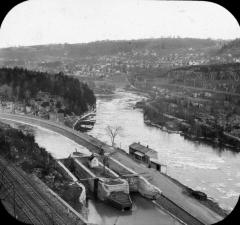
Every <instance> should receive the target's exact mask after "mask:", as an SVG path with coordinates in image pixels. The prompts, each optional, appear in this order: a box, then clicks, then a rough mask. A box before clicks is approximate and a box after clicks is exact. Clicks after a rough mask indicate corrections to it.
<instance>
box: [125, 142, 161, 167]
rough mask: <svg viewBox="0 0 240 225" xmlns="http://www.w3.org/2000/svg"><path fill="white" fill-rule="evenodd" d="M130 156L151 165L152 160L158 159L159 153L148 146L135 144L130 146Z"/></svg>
mask: <svg viewBox="0 0 240 225" xmlns="http://www.w3.org/2000/svg"><path fill="white" fill-rule="evenodd" d="M129 154H130V155H131V156H132V157H133V158H134V159H137V160H140V161H142V162H144V163H146V164H150V159H151V158H153V159H157V158H158V156H157V151H155V150H153V149H151V148H149V147H148V146H144V145H141V144H140V143H133V144H131V145H129Z"/></svg>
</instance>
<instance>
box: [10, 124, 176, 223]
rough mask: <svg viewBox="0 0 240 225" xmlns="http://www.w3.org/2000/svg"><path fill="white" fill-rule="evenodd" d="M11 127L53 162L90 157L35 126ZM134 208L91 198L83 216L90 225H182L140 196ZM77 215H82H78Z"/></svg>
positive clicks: (62, 137) (81, 148) (61, 138)
mask: <svg viewBox="0 0 240 225" xmlns="http://www.w3.org/2000/svg"><path fill="white" fill-rule="evenodd" d="M8 123H9V124H10V125H11V126H12V127H14V128H18V129H22V130H25V131H27V132H29V133H32V134H33V135H34V136H35V140H36V142H37V143H38V144H39V146H41V147H44V148H45V149H46V150H47V151H49V152H50V153H51V154H52V155H53V156H54V157H55V158H58V159H60V158H66V157H68V156H69V155H70V154H71V153H72V152H74V151H75V150H77V151H79V152H84V153H89V151H88V149H86V148H85V147H83V146H81V145H78V144H76V143H75V142H73V141H71V140H69V139H68V138H66V137H64V136H62V135H60V134H58V133H55V132H53V131H50V130H47V129H45V128H42V127H38V126H34V127H33V126H31V125H30V124H21V123H17V122H8ZM131 199H132V201H133V207H132V210H131V211H124V212H122V211H120V210H118V209H115V208H113V207H112V206H110V205H107V204H106V203H103V202H101V201H99V200H96V199H94V198H91V199H88V200H87V204H88V205H87V210H85V211H84V213H83V216H84V217H85V218H86V219H87V220H88V222H89V223H90V224H98V225H126V224H127V223H128V224H131V225H146V224H148V225H181V223H180V222H178V221H177V220H176V219H174V218H173V217H171V216H170V215H169V214H167V213H165V212H164V211H162V210H161V209H160V208H159V207H158V206H156V205H155V204H154V203H153V202H152V201H150V200H147V199H145V198H143V197H142V196H140V195H139V194H133V195H131ZM79 213H81V212H80V211H79Z"/></svg>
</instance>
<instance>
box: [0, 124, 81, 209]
mask: <svg viewBox="0 0 240 225" xmlns="http://www.w3.org/2000/svg"><path fill="white" fill-rule="evenodd" d="M0 146H1V147H0V148H1V151H0V156H1V157H3V158H4V159H5V160H7V161H8V162H9V164H14V165H16V166H18V167H21V168H22V169H23V170H24V171H25V172H27V173H28V174H35V175H36V176H37V177H38V178H40V179H41V180H42V181H43V182H44V183H45V184H46V185H47V186H48V187H49V188H51V189H52V190H53V191H55V192H56V193H57V194H59V195H60V196H61V197H62V198H63V199H64V200H65V201H67V202H68V203H69V204H71V205H73V204H75V203H76V202H77V201H78V197H79V194H80V193H81V188H79V187H76V186H74V185H70V183H71V181H70V180H68V179H66V178H65V177H64V176H63V175H62V174H61V173H60V172H59V171H58V170H57V168H56V165H55V163H56V161H55V159H54V158H53V156H52V155H51V154H50V153H48V152H47V151H46V150H45V149H44V148H41V147H39V146H38V144H37V143H36V142H35V140H34V136H33V135H32V134H29V133H25V132H23V131H21V130H18V129H14V128H11V127H10V125H7V124H4V123H2V122H0Z"/></svg>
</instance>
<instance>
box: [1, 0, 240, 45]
mask: <svg viewBox="0 0 240 225" xmlns="http://www.w3.org/2000/svg"><path fill="white" fill-rule="evenodd" d="M169 36H175V37H176V36H180V37H196V38H212V39H235V38H239V37H240V27H239V24H238V22H237V20H236V19H235V18H234V16H233V15H232V14H231V13H230V12H229V11H227V10H226V9H225V8H223V7H222V6H220V5H217V4H215V3H211V2H206V1H202V2H201V1H151V0H29V1H27V2H23V3H21V4H19V5H17V6H15V7H14V8H13V9H12V10H11V11H10V12H9V13H8V14H7V16H6V17H5V19H4V20H3V22H2V25H1V28H0V47H1V48H2V47H10V46H15V47H16V46H29V45H39V44H50V43H85V42H92V41H98V40H126V39H127V40H131V39H142V38H159V37H169Z"/></svg>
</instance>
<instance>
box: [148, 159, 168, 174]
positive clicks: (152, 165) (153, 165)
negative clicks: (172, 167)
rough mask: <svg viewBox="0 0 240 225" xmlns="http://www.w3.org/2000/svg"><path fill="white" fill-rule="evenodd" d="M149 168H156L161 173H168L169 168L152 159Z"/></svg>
mask: <svg viewBox="0 0 240 225" xmlns="http://www.w3.org/2000/svg"><path fill="white" fill-rule="evenodd" d="M148 167H149V168H154V169H156V170H157V171H159V172H161V173H167V166H166V165H164V164H161V163H160V162H159V161H158V160H156V159H150V163H149V164H148Z"/></svg>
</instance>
